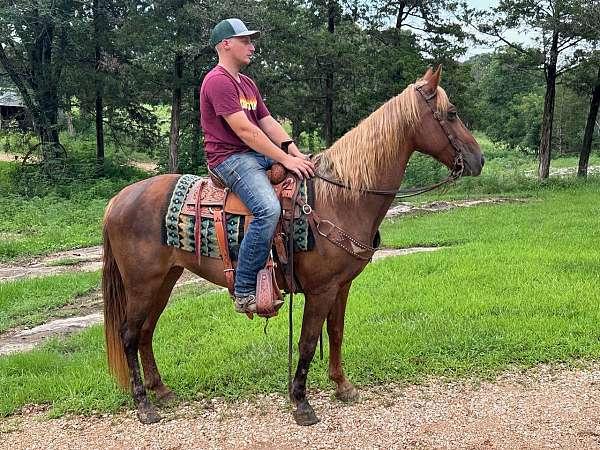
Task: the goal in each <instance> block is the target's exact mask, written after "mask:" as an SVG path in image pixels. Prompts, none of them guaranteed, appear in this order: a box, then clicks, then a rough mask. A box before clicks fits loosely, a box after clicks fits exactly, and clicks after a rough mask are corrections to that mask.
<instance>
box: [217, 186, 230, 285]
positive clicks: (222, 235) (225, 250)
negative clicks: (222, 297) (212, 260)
mask: <svg viewBox="0 0 600 450" xmlns="http://www.w3.org/2000/svg"><path fill="white" fill-rule="evenodd" d="M225 196H227V193H226V194H225ZM213 217H214V220H215V231H216V232H217V242H218V243H219V251H220V252H221V258H222V259H223V271H224V272H225V280H226V281H227V289H228V290H229V293H230V294H231V296H234V290H233V282H234V279H235V271H234V268H233V264H232V263H231V258H230V257H229V245H228V244H227V238H226V236H227V229H226V227H227V221H226V220H225V211H223V210H222V209H215V211H214V216H213Z"/></svg>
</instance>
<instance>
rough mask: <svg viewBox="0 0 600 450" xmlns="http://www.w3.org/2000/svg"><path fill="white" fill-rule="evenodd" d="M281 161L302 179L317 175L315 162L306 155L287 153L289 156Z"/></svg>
mask: <svg viewBox="0 0 600 450" xmlns="http://www.w3.org/2000/svg"><path fill="white" fill-rule="evenodd" d="M290 147H291V146H290ZM300 155H302V153H300ZM281 163H282V164H283V165H284V167H285V168H286V169H287V170H289V171H291V172H294V174H296V175H297V176H298V177H299V178H300V179H301V180H302V179H304V178H311V177H314V176H315V165H314V163H313V162H312V161H311V160H310V159H306V157H305V156H304V155H302V156H300V157H298V156H292V155H287V158H285V159H284V160H283V161H281Z"/></svg>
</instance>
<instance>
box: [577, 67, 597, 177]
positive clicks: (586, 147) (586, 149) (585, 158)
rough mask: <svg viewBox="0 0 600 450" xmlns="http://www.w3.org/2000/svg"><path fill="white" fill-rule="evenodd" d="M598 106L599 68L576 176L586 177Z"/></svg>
mask: <svg viewBox="0 0 600 450" xmlns="http://www.w3.org/2000/svg"><path fill="white" fill-rule="evenodd" d="M599 106H600V67H598V75H597V76H596V85H595V86H594V90H593V91H592V102H591V103H590V112H589V114H588V118H587V123H586V125H585V133H584V134H583V144H582V146H581V153H580V155H579V169H578V170H577V176H579V177H587V171H588V162H589V160H590V152H591V150H592V137H593V136H594V127H595V125H596V117H597V115H598V107H599Z"/></svg>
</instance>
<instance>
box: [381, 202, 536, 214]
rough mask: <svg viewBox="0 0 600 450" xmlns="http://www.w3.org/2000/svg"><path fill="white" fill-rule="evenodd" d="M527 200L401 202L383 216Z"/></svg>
mask: <svg viewBox="0 0 600 450" xmlns="http://www.w3.org/2000/svg"><path fill="white" fill-rule="evenodd" d="M526 201H528V200H524V199H519V198H505V197H495V198H482V199H479V200H451V201H443V200H440V201H435V202H429V203H423V204H421V205H415V204H413V203H408V202H401V203H398V204H396V205H395V206H393V207H391V208H390V210H389V211H388V212H387V214H386V215H385V217H386V218H388V219H390V218H393V217H397V216H404V215H410V214H423V213H434V212H440V211H447V210H449V209H454V208H470V207H471V206H477V205H499V204H501V203H524V202H526Z"/></svg>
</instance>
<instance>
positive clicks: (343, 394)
mask: <svg viewBox="0 0 600 450" xmlns="http://www.w3.org/2000/svg"><path fill="white" fill-rule="evenodd" d="M359 397H360V394H359V393H358V389H356V388H355V387H354V386H352V387H350V389H346V390H344V391H336V393H335V398H337V399H338V400H339V401H341V402H344V403H354V402H356V401H358V399H359Z"/></svg>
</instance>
